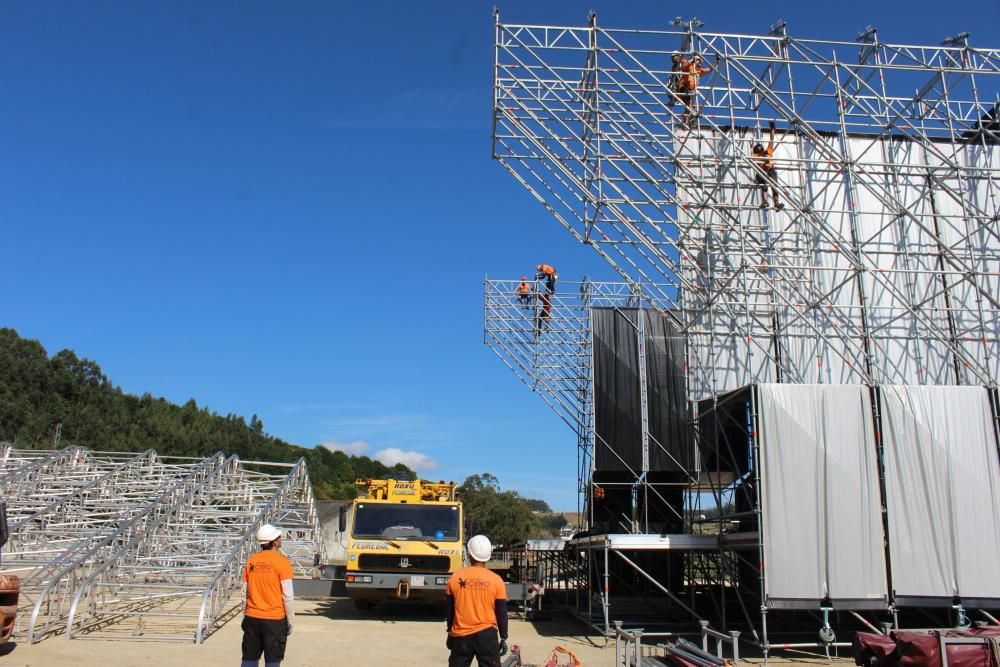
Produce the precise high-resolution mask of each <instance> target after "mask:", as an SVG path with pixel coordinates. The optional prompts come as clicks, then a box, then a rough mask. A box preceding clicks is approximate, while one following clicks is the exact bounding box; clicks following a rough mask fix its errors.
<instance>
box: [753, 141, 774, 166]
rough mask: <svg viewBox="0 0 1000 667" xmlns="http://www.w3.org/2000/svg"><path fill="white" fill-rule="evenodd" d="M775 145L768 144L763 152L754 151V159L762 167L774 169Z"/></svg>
mask: <svg viewBox="0 0 1000 667" xmlns="http://www.w3.org/2000/svg"><path fill="white" fill-rule="evenodd" d="M773 157H774V147H773V146H770V145H769V146H768V147H767V148H765V149H764V152H763V153H758V152H756V151H754V161H755V162H757V165H758V166H759V167H760V168H761V169H774V160H773V159H771V158H773Z"/></svg>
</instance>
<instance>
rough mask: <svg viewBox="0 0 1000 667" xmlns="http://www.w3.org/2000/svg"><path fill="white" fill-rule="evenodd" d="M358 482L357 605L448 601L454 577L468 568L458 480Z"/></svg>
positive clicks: (352, 590)
mask: <svg viewBox="0 0 1000 667" xmlns="http://www.w3.org/2000/svg"><path fill="white" fill-rule="evenodd" d="M356 484H357V487H358V492H359V496H358V498H356V499H355V500H354V502H353V503H352V509H353V511H352V512H351V515H352V516H351V521H350V526H349V528H350V530H349V531H348V542H347V568H346V576H345V579H346V581H345V584H346V586H347V592H348V594H349V595H350V597H351V599H352V600H354V604H355V606H356V607H357V608H358V609H371V608H372V607H373V606H375V604H376V603H378V602H380V601H382V600H413V601H421V602H441V601H444V598H445V587H446V586H447V584H448V579H449V577H451V575H452V573H453V572H455V571H456V570H458V569H460V568H461V567H462V544H463V540H462V537H463V536H462V504H461V502H459V500H458V496H457V493H456V491H457V486H456V484H455V483H454V482H449V483H445V482H427V481H423V480H416V481H412V482H411V481H398V480H393V479H389V480H371V479H369V480H358V481H357V482H356Z"/></svg>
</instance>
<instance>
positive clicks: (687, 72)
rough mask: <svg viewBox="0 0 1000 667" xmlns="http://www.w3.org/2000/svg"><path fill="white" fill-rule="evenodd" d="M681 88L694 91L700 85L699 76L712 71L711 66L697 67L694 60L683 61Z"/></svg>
mask: <svg viewBox="0 0 1000 667" xmlns="http://www.w3.org/2000/svg"><path fill="white" fill-rule="evenodd" d="M680 71H681V72H684V74H683V75H681V90H687V91H692V92H693V91H694V90H695V89H696V88H697V87H698V77H700V76H704V75H705V74H708V73H709V72H711V71H712V68H711V67H695V65H694V61H692V60H682V61H681V68H680Z"/></svg>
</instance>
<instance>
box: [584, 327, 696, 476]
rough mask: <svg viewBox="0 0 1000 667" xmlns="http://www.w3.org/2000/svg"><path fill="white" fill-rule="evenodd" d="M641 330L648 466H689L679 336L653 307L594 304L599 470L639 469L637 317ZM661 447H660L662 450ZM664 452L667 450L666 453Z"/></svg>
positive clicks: (672, 468)
mask: <svg viewBox="0 0 1000 667" xmlns="http://www.w3.org/2000/svg"><path fill="white" fill-rule="evenodd" d="M640 313H641V314H642V317H643V318H644V320H645V321H644V327H645V330H646V375H647V383H646V397H647V401H648V407H649V431H650V434H651V435H652V436H653V438H655V440H656V441H657V442H659V443H660V445H662V448H661V447H659V446H657V445H656V444H655V443H654V442H653V441H650V456H649V466H650V470H659V471H679V470H682V469H684V468H688V469H689V468H690V467H691V464H692V452H693V446H692V443H691V440H690V438H689V437H688V435H687V434H688V407H687V389H686V386H685V382H684V340H683V338H682V337H681V336H680V335H678V334H677V333H676V331H674V330H673V328H672V326H671V325H670V321H669V319H668V318H666V317H663V316H662V315H660V314H659V313H656V312H652V311H647V310H643V311H638V310H636V309H612V308H595V309H593V310H592V311H591V323H592V326H593V332H594V351H593V355H594V401H595V406H594V407H595V430H596V432H597V436H598V438H597V440H598V442H597V448H596V451H595V457H594V458H595V466H596V468H597V469H598V470H605V471H615V470H622V471H624V470H629V469H632V470H633V471H636V472H638V471H640V470H641V469H642V417H641V414H640V409H641V396H640V391H641V389H640V385H639V351H638V336H637V333H636V325H635V323H636V322H637V319H636V318H637V317H638V316H639V315H640ZM664 450H665V451H664ZM667 452H669V455H668V454H667Z"/></svg>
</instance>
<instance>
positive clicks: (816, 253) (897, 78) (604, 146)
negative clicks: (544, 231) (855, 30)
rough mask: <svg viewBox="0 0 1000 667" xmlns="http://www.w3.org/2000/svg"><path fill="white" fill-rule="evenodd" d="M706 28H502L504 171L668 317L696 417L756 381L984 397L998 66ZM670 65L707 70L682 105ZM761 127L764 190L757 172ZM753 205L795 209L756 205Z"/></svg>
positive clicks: (862, 41)
mask: <svg viewBox="0 0 1000 667" xmlns="http://www.w3.org/2000/svg"><path fill="white" fill-rule="evenodd" d="M699 27H700V22H698V21H696V20H695V21H689V22H686V23H681V24H680V25H678V26H677V27H676V29H667V30H617V29H607V28H602V27H600V26H599V25H598V22H597V17H596V16H595V15H591V17H590V21H589V24H588V25H586V26H581V27H569V26H531V25H511V24H505V23H501V21H500V17H499V14H497V15H496V40H495V51H496V67H495V73H494V119H493V125H494V129H493V155H494V157H495V158H496V159H497V160H498V161H499V162H500V163H501V164H502V165H503V166H504V167H505V168H506V169H507V170H508V171H509V172H510V173H511V174H512V175H513V176H514V178H515V179H516V180H517V181H518V182H519V183H521V184H522V185H523V186H524V187H525V188H527V189H528V191H529V192H530V193H531V194H532V195H533V196H534V198H535V199H536V200H538V201H539V202H540V203H541V204H542V205H543V206H544V207H545V208H546V209H548V210H549V212H550V213H551V214H552V215H553V216H554V217H555V218H556V220H557V221H558V222H559V223H560V224H561V225H562V226H563V227H565V228H566V229H567V230H568V231H569V232H570V233H571V234H572V236H573V237H574V238H575V239H576V240H577V241H579V242H582V243H585V244H587V245H590V246H591V247H593V248H594V249H595V250H596V251H597V252H598V253H599V254H600V255H601V256H602V257H603V258H604V259H605V260H606V261H607V262H608V263H609V264H610V265H611V266H612V268H614V269H615V270H616V271H617V272H618V273H620V274H621V275H622V276H623V277H624V278H625V279H626V281H627V282H628V283H629V284H630V285H634V286H635V288H636V289H637V290H639V291H641V292H643V293H648V294H649V296H650V298H651V300H654V301H656V302H658V303H663V304H666V309H667V310H669V311H670V312H671V314H672V316H673V317H676V318H677V320H678V322H679V325H680V327H681V329H682V331H683V332H684V333H685V334H687V335H688V336H689V337H690V342H691V345H692V351H691V352H692V353H691V358H690V362H691V363H690V373H691V377H690V386H691V391H692V393H693V395H694V396H695V397H697V398H703V397H705V396H711V395H714V394H716V393H718V392H722V391H727V390H732V389H736V388H738V387H739V386H742V385H745V384H748V383H751V382H755V381H777V382H781V381H788V382H819V383H824V382H826V383H850V382H857V383H862V384H879V383H892V382H896V383H912V384H945V383H947V384H985V385H991V386H993V385H995V384H996V381H997V378H998V376H1000V349H998V348H997V346H998V345H1000V343H998V335H997V334H998V333H1000V318H998V311H1000V297H998V296H997V295H998V294H1000V240H998V239H1000V213H998V211H1000V148H998V136H1000V117H998V112H1000V51H998V50H991V49H980V48H975V47H973V46H971V45H970V43H969V38H968V35H967V34H962V35H958V36H955V37H951V38H949V39H947V40H946V41H945V43H944V44H943V45H941V46H908V45H895V44H888V43H884V42H882V41H881V40H880V39H879V35H878V32H877V31H876V30H875V29H874V28H869V29H866V30H865V31H864V32H863V33H862V34H860V35H859V36H858V38H857V40H856V41H854V42H849V41H822V40H805V39H799V38H796V37H793V36H791V35H790V34H789V32H788V28H787V26H786V25H785V24H784V23H783V22H782V23H778V24H777V25H775V26H773V27H772V29H771V31H770V33H769V34H768V35H762V36H761V35H734V34H718V33H709V32H701V31H699V30H698V28H699ZM675 54H676V55H679V56H680V57H681V58H682V62H686V61H687V60H688V59H692V58H693V54H699V55H700V56H701V57H702V58H703V61H704V64H705V65H708V66H711V71H710V72H707V73H705V74H704V75H702V76H701V77H699V78H698V79H697V90H696V91H695V92H694V93H693V94H692V96H691V98H692V99H691V101H690V102H689V103H688V104H685V102H684V99H683V97H684V96H683V94H679V93H678V92H677V85H676V84H675V83H674V82H676V81H677V80H678V77H679V74H678V73H677V72H674V71H672V69H671V68H672V64H671V63H672V60H671V58H672V56H673V55H675ZM770 123H774V124H775V125H776V128H777V131H776V139H775V143H776V144H777V146H776V151H775V156H774V161H775V162H776V164H777V170H776V173H777V179H776V180H774V178H772V176H771V175H769V174H768V173H765V171H764V170H763V169H761V162H760V161H759V160H755V159H754V156H753V154H752V146H753V145H754V144H755V143H758V142H760V143H763V144H767V143H768V142H769V134H768V131H767V130H766V128H767V127H768V125H769V124H770ZM758 181H760V182H761V183H762V184H763V185H758ZM761 189H766V190H774V191H776V192H777V193H778V196H779V198H780V201H781V203H782V204H783V207H784V208H783V209H781V210H775V209H772V208H766V209H762V208H761V207H760V204H761V198H760V190H761ZM767 196H768V197H770V195H767Z"/></svg>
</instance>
